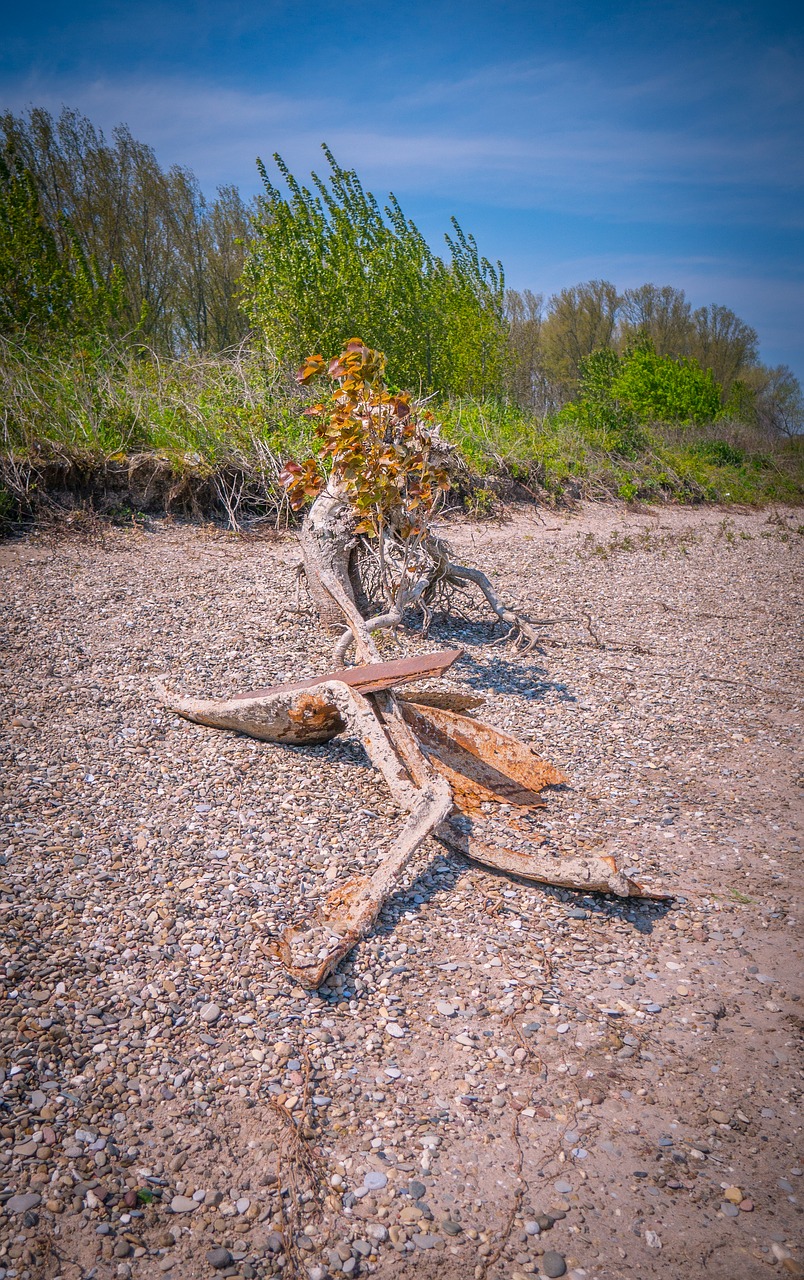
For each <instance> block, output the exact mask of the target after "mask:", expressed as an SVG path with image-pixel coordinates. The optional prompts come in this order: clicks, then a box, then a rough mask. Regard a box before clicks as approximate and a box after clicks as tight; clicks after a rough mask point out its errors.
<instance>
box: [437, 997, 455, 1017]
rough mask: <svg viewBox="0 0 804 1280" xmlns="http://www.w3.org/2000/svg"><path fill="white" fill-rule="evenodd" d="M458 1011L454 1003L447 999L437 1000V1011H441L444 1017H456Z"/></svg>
mask: <svg viewBox="0 0 804 1280" xmlns="http://www.w3.org/2000/svg"><path fill="white" fill-rule="evenodd" d="M456 1012H457V1010H456V1009H455V1006H454V1005H453V1004H449V1003H448V1001H446V1000H436V1013H440V1014H441V1016H442V1018H454V1017H455V1014H456Z"/></svg>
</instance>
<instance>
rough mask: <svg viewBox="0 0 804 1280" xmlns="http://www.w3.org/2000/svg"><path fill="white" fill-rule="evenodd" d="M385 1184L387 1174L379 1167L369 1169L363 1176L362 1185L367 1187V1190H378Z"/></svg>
mask: <svg viewBox="0 0 804 1280" xmlns="http://www.w3.org/2000/svg"><path fill="white" fill-rule="evenodd" d="M387 1185H388V1175H387V1174H385V1173H382V1171H381V1170H379V1169H370V1170H369V1172H368V1173H367V1174H366V1175H365V1177H364V1178H363V1186H364V1187H368V1189H369V1191H380V1190H381V1189H382V1188H383V1187H385V1186H387Z"/></svg>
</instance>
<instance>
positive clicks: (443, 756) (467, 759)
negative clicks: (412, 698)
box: [400, 701, 567, 813]
mask: <svg viewBox="0 0 804 1280" xmlns="http://www.w3.org/2000/svg"><path fill="white" fill-rule="evenodd" d="M400 706H401V708H402V714H403V715H404V717H405V720H406V721H407V722H408V724H409V725H410V727H411V729H412V730H413V732H414V733H415V734H416V737H417V738H418V740H419V742H420V743H421V744H422V746H423V747H424V749H425V751H426V752H427V755H428V756H429V757H430V759H431V761H432V763H433V765H434V766H435V768H437V769H438V771H439V772H440V773H442V774H443V775H444V776H445V777H446V779H447V781H448V782H449V784H450V786H451V788H452V792H453V796H454V799H455V805H456V808H458V809H460V810H461V811H462V812H463V813H476V812H477V810H478V809H479V807H480V806H481V805H482V804H483V803H484V802H487V801H493V802H496V803H497V804H513V805H518V806H520V807H522V808H537V807H541V806H543V804H544V801H543V800H542V799H541V797H540V796H539V792H540V791H541V790H542V789H543V788H544V787H552V786H558V785H560V784H562V783H565V782H566V781H567V779H566V777H565V776H564V774H563V773H561V772H560V771H559V770H558V769H556V768H554V767H553V765H551V764H548V762H547V761H546V760H542V759H541V757H540V756H538V755H536V753H535V752H534V751H532V750H531V748H530V747H528V746H527V745H526V744H525V743H522V742H519V741H518V740H517V739H516V738H513V737H511V735H510V734H508V733H503V732H502V730H500V729H493V728H492V727H491V726H490V725H487V724H483V723H482V722H481V721H480V720H472V719H471V718H470V717H469V716H464V715H460V714H459V713H458V712H455V711H447V710H445V709H444V708H442V707H431V706H425V705H423V704H417V705H415V706H414V705H413V704H412V703H410V702H402V701H400Z"/></svg>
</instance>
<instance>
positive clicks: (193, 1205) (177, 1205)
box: [170, 1196, 198, 1213]
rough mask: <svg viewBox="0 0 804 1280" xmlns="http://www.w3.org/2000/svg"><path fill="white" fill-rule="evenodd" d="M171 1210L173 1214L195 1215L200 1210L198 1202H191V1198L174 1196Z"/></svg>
mask: <svg viewBox="0 0 804 1280" xmlns="http://www.w3.org/2000/svg"><path fill="white" fill-rule="evenodd" d="M170 1208H171V1210H172V1211H173V1213H194V1212H195V1210H196V1209H197V1208H198V1201H197V1200H191V1199H190V1197H189V1196H174V1197H173V1199H172V1200H171V1202H170Z"/></svg>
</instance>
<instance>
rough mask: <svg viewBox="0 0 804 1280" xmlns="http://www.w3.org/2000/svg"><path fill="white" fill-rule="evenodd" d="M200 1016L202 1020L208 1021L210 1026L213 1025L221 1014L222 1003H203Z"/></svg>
mask: <svg viewBox="0 0 804 1280" xmlns="http://www.w3.org/2000/svg"><path fill="white" fill-rule="evenodd" d="M198 1016H199V1018H200V1019H201V1021H202V1022H206V1023H207V1025H208V1026H212V1024H213V1023H215V1022H217V1021H218V1018H219V1017H220V1016H221V1008H220V1005H217V1004H215V1003H214V1002H210V1003H209V1004H205V1005H202V1006H201V1009H200V1011H199V1014H198Z"/></svg>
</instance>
